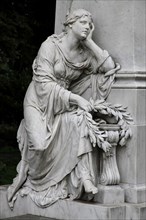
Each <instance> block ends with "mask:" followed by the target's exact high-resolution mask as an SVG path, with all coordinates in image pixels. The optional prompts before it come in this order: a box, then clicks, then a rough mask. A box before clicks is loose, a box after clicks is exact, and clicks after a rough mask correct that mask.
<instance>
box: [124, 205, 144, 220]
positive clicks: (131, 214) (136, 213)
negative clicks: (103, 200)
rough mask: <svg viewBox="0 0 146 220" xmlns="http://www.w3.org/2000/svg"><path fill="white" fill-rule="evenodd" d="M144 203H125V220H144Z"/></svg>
mask: <svg viewBox="0 0 146 220" xmlns="http://www.w3.org/2000/svg"><path fill="white" fill-rule="evenodd" d="M145 219H146V203H141V204H132V205H131V204H130V205H126V220H145Z"/></svg>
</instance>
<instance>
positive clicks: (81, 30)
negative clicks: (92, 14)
mask: <svg viewBox="0 0 146 220" xmlns="http://www.w3.org/2000/svg"><path fill="white" fill-rule="evenodd" d="M91 27H92V24H91V19H90V18H89V17H88V16H82V17H81V18H79V19H78V20H77V21H75V22H74V23H73V24H72V32H73V34H74V35H75V37H76V38H77V39H79V40H84V39H86V38H87V36H88V34H89V33H90V30H91Z"/></svg>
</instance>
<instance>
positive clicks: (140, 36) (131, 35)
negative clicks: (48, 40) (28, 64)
mask: <svg viewBox="0 0 146 220" xmlns="http://www.w3.org/2000/svg"><path fill="white" fill-rule="evenodd" d="M60 8H61V9H62V10H59V9H60ZM76 8H84V9H87V10H88V11H90V12H91V14H92V15H93V19H94V24H95V31H94V33H93V39H94V40H95V42H96V43H97V44H98V45H99V46H101V48H106V49H107V50H108V51H109V52H110V53H111V55H112V57H113V58H114V59H115V60H116V62H119V63H120V65H121V70H120V71H119V72H118V73H117V77H116V82H115V84H114V85H113V86H112V91H111V93H110V95H109V97H108V101H109V102H111V103H120V104H122V105H123V106H128V110H129V112H130V113H131V114H132V117H133V119H134V125H133V126H131V128H132V131H133V138H132V139H131V140H130V142H129V143H128V144H127V146H126V147H123V148H120V147H119V148H117V163H118V168H119V172H120V177H121V183H122V184H125V185H127V186H125V187H126V190H125V197H126V198H125V201H127V202H128V201H129V202H133V203H139V202H144V201H146V159H145V158H146V136H145V133H146V114H145V107H146V31H145V25H146V19H145V15H146V1H144V0H141V1H138V0H136V1H129V0H127V1H126V0H122V1H121V0H119V1H116V0H103V1H102V0H96V1H94V0H93V1H92V0H91V1H84V0H80V1H76V0H73V1H71V0H70V1H57V8H56V12H58V13H56V26H55V30H56V33H60V32H61V30H62V29H61V28H62V24H63V21H64V20H65V14H66V12H67V11H69V10H74V9H76ZM86 96H87V97H88V96H90V95H89V94H86ZM129 195H130V196H129Z"/></svg>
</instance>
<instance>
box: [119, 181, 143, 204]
mask: <svg viewBox="0 0 146 220" xmlns="http://www.w3.org/2000/svg"><path fill="white" fill-rule="evenodd" d="M122 187H123V189H125V202H128V203H135V204H137V203H144V202H146V185H129V184H123V185H122Z"/></svg>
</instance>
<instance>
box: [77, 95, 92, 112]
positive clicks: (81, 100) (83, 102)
mask: <svg viewBox="0 0 146 220" xmlns="http://www.w3.org/2000/svg"><path fill="white" fill-rule="evenodd" d="M77 104H78V107H79V108H81V109H83V110H84V111H87V112H91V111H92V110H93V108H94V107H93V106H92V104H91V103H90V102H88V101H87V100H86V99H84V98H82V97H80V96H79V98H78V99H77Z"/></svg>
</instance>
